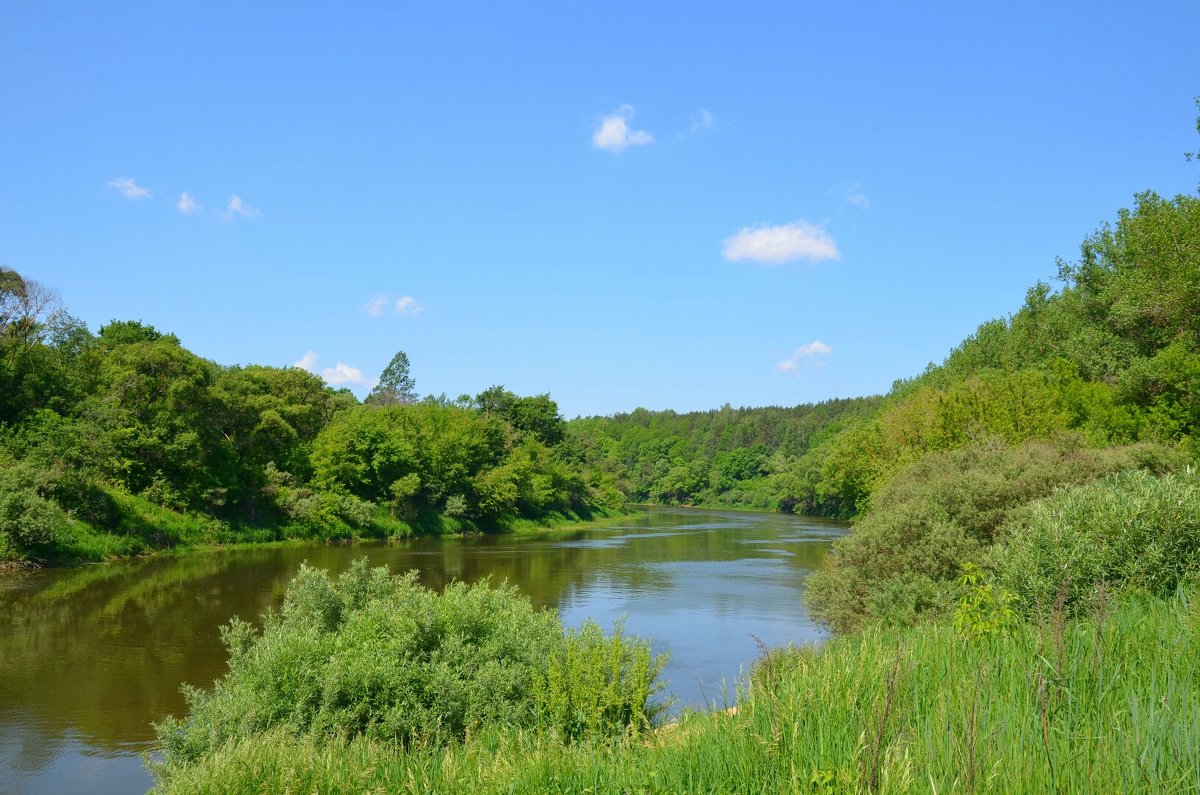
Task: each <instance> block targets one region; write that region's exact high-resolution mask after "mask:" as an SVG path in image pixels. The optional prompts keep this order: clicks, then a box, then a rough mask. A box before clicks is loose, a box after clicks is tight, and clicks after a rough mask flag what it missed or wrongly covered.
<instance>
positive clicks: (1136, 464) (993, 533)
mask: <svg viewBox="0 0 1200 795" xmlns="http://www.w3.org/2000/svg"><path fill="white" fill-rule="evenodd" d="M1176 463H1177V461H1176V456H1175V455H1174V454H1173V453H1171V452H1170V451H1168V450H1167V449H1166V448H1163V447H1161V446H1157V445H1149V444H1141V445H1130V446H1127V447H1113V448H1107V449H1101V450H1093V449H1088V448H1085V447H1083V446H1082V441H1081V440H1080V439H1079V438H1077V437H1072V436H1065V437H1062V438H1060V439H1058V440H1055V441H1034V442H1026V443H1024V444H1021V445H1016V446H1006V445H1004V444H999V443H988V444H981V445H977V446H973V447H969V448H965V449H962V450H954V451H949V452H943V453H935V454H932V455H929V456H926V457H925V458H923V459H921V460H920V461H918V462H916V463H915V464H913V465H912V466H910V467H908V468H907V469H905V470H903V471H902V472H900V473H898V474H897V475H895V476H894V477H892V478H891V479H890V480H888V481H887V482H886V483H885V484H884V485H883V486H882V487H881V488H880V489H879V490H878V491H877V492H876V494H875V496H874V497H873V498H872V501H871V509H870V511H869V512H868V513H867V515H866V516H864V517H863V519H862V520H861V521H859V522H858V523H856V524H855V526H854V530H853V532H851V533H850V534H849V535H848V536H846V537H844V538H841V539H839V540H838V541H836V542H835V543H834V545H833V551H832V554H830V555H829V556H827V557H826V559H825V562H824V564H823V565H822V568H821V570H820V571H818V572H816V573H814V574H813V576H812V577H810V578H809V580H808V582H807V584H806V590H805V593H806V597H807V599H808V601H809V605H810V606H811V608H812V612H813V614H814V615H815V616H816V617H817V618H818V619H819V620H820V621H822V622H824V623H825V624H827V625H829V626H830V627H832V628H833V629H835V630H837V631H839V632H845V631H851V630H855V629H858V628H860V627H862V626H863V625H864V624H866V623H871V622H875V621H880V622H883V623H884V624H889V625H910V624H913V623H915V622H917V621H918V620H920V619H922V618H923V617H928V616H931V615H946V614H948V613H949V612H950V610H951V609H952V608H953V605H954V604H955V600H957V598H958V597H959V596H960V595H961V593H962V589H961V587H960V583H959V582H958V580H959V577H960V576H961V575H962V567H963V564H965V563H981V562H982V561H983V560H984V559H985V558H986V557H987V554H988V551H989V549H990V548H991V546H992V544H993V543H994V542H995V540H996V538H997V536H998V531H999V528H1000V527H1001V526H1002V525H1004V524H1005V523H1013V522H1016V521H1018V517H1020V516H1023V515H1024V513H1025V512H1026V511H1028V510H1029V504H1030V503H1032V502H1033V501H1035V500H1038V499H1040V498H1043V497H1046V496H1048V495H1050V494H1051V493H1052V492H1053V491H1054V490H1055V489H1056V488H1058V487H1060V486H1062V485H1075V484H1082V483H1087V482H1089V481H1093V480H1096V479H1098V478H1101V477H1104V476H1106V475H1110V474H1112V473H1114V472H1120V471H1124V470H1131V469H1149V470H1152V471H1155V472H1161V471H1164V470H1167V469H1170V468H1171V467H1173V466H1175V465H1176Z"/></svg>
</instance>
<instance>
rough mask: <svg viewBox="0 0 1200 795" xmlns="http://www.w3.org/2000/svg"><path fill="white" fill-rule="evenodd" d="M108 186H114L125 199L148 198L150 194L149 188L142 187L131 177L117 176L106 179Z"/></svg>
mask: <svg viewBox="0 0 1200 795" xmlns="http://www.w3.org/2000/svg"><path fill="white" fill-rule="evenodd" d="M108 187H110V188H116V190H117V191H118V192H119V193H120V194H121V195H122V196H124V197H125V198H126V199H132V200H134V201H138V200H139V199H149V198H150V196H151V195H153V194H151V193H150V189H149V188H143V187H142V186H141V185H139V184H137V183H136V182H134V181H133V177H117V178H116V179H111V180H109V181H108Z"/></svg>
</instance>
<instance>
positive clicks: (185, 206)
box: [175, 190, 200, 215]
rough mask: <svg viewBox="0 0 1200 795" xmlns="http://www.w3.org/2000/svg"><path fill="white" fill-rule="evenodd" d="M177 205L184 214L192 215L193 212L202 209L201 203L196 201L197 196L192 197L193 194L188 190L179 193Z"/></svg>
mask: <svg viewBox="0 0 1200 795" xmlns="http://www.w3.org/2000/svg"><path fill="white" fill-rule="evenodd" d="M175 207H176V208H177V209H178V210H179V212H181V213H183V214H184V215H191V214H192V213H196V212H199V211H200V205H199V204H198V203H197V202H196V200H195V198H193V197H192V194H190V193H188V192H187V191H186V190H185V191H184V192H183V193H181V194H179V201H177V202H176V203H175Z"/></svg>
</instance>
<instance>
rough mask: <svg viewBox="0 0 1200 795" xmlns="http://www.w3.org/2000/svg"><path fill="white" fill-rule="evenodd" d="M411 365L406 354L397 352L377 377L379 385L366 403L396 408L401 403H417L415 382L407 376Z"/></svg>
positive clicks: (372, 391)
mask: <svg viewBox="0 0 1200 795" xmlns="http://www.w3.org/2000/svg"><path fill="white" fill-rule="evenodd" d="M411 367H412V365H411V364H410V363H409V361H408V354H407V353H405V352H404V351H398V352H397V353H396V355H395V356H393V357H392V360H391V361H390V362H388V366H387V367H385V368H383V372H382V373H380V375H379V383H378V384H376V385H375V387H374V388H373V389H372V390H371V394H370V395H369V396H368V397H367V402H368V403H373V404H376V405H380V406H396V405H400V404H403V403H416V402H417V382H416V381H414V380H413V377H412V376H411V375H410V374H409V370H410V368H411Z"/></svg>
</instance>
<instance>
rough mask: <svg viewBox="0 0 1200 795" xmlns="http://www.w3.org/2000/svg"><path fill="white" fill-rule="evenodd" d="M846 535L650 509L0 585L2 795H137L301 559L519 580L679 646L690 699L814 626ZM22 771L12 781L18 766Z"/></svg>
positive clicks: (558, 603) (432, 578)
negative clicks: (527, 532) (808, 608)
mask: <svg viewBox="0 0 1200 795" xmlns="http://www.w3.org/2000/svg"><path fill="white" fill-rule="evenodd" d="M841 532H843V530H842V528H841V526H839V525H837V524H834V523H826V522H819V521H815V520H805V519H798V518H795V517H786V516H780V515H769V514H737V513H715V512H696V511H665V510H651V511H646V512H643V513H639V514H637V515H634V516H632V517H630V518H629V519H628V520H627V521H624V522H622V524H621V525H619V526H615V527H610V528H604V529H599V530H595V529H593V530H585V531H567V532H558V533H554V534H551V535H533V536H527V537H480V538H473V539H455V540H439V539H424V540H415V541H410V542H401V543H395V544H379V545H365V546H349V547H348V546H321V547H288V548H267V549H252V550H236V551H229V552H218V553H213V554H202V555H191V556H184V557H179V558H154V559H149V560H141V561H131V562H127V563H120V564H109V565H103V566H88V567H83V568H79V569H72V570H63V571H46V572H37V573H33V574H26V575H19V576H15V577H9V578H6V579H3V580H0V782H3V783H0V789H4V790H5V791H13V792H26V791H28V792H56V791H68V790H76V789H80V790H82V789H86V790H89V791H96V792H129V791H136V790H138V789H144V788H145V787H146V786H147V785H148V784H149V779H148V777H147V776H146V774H145V772H144V771H143V770H142V769H141V764H140V761H139V760H138V758H137V755H138V754H139V753H140V752H141V751H142V750H144V749H146V748H147V747H148V746H149V743H150V742H151V741H152V739H153V730H152V729H151V726H150V724H151V723H152V722H153V721H156V720H160V719H161V718H162V717H164V716H166V715H169V714H177V713H180V712H182V710H183V709H184V703H183V699H182V696H180V694H179V690H178V686H179V684H180V683H181V682H190V683H193V684H197V685H202V686H208V685H209V684H210V683H211V682H212V680H213V679H215V678H217V677H219V676H220V675H221V674H222V672H223V670H224V665H225V657H224V654H223V651H222V649H221V646H220V642H219V630H218V628H219V627H220V625H221V624H223V623H225V622H226V621H228V620H229V618H230V617H231V616H233V615H240V616H242V617H244V618H257V617H258V616H259V615H260V614H261V613H262V612H263V611H264V610H266V609H267V608H268V607H271V606H274V605H278V604H279V603H280V602H281V600H282V595H283V591H284V588H285V586H286V584H287V582H288V580H289V579H290V578H291V577H292V575H293V574H294V573H295V570H296V568H297V567H298V566H299V565H300V563H301V562H302V561H306V560H307V561H308V563H309V564H310V565H314V566H320V567H323V568H327V569H330V570H332V571H341V570H343V569H344V568H346V567H347V566H348V565H349V564H350V562H351V561H353V560H354V559H356V558H359V557H363V556H366V557H368V558H369V559H370V560H371V562H372V563H373V564H374V565H388V566H390V567H391V568H392V569H393V570H394V571H402V570H407V569H417V570H418V571H419V572H420V578H421V581H422V583H424V584H425V585H426V586H429V587H432V588H440V587H442V586H443V585H445V584H446V583H447V582H449V581H451V580H454V579H462V580H467V581H476V580H479V579H482V578H485V577H491V578H492V579H493V580H494V581H501V580H509V581H511V582H513V583H515V584H517V585H518V586H519V587H520V588H521V590H522V591H524V592H525V593H526V594H527V595H528V596H529V597H530V598H531V599H532V600H533V601H534V603H535V604H537V605H540V606H546V607H556V608H558V609H559V611H560V612H561V614H562V616H563V619H564V621H565V622H567V623H568V624H578V623H580V622H582V621H583V620H584V619H585V618H588V617H591V618H594V619H595V620H597V621H599V622H601V623H602V624H604V625H606V626H607V625H611V624H612V622H613V621H614V620H615V619H616V618H617V617H618V616H620V615H622V614H624V615H626V616H627V617H628V619H627V629H628V631H629V632H632V633H635V634H639V635H643V636H646V637H650V638H653V639H654V642H655V647H656V648H657V649H669V650H670V651H671V653H672V663H671V666H670V667H669V669H668V670H667V672H666V676H667V678H668V679H669V680H670V682H671V689H672V690H673V691H674V693H675V694H676V695H677V697H678V698H679V700H680V702H681V703H685V704H701V703H705V702H711V701H712V700H714V699H720V697H721V680H722V678H728V679H730V680H732V679H733V678H734V677H736V676H737V675H738V671H739V668H740V667H741V666H742V665H744V664H745V663H747V662H748V661H750V660H752V659H753V658H754V656H755V655H756V645H755V641H754V639H753V638H751V634H753V635H755V636H757V637H759V638H762V640H763V641H765V642H767V643H769V644H776V643H783V642H786V641H788V640H792V641H796V642H805V641H808V640H812V639H815V638H816V637H817V632H816V629H815V628H814V627H813V626H812V624H811V622H809V620H808V618H807V615H806V614H805V612H804V609H803V605H802V602H801V598H800V596H801V589H802V583H803V580H804V577H805V576H806V575H807V573H808V572H809V571H811V570H812V569H813V568H814V567H815V566H816V565H817V564H818V563H819V561H820V559H821V557H822V556H823V555H824V553H825V551H826V549H827V547H828V543H829V541H831V540H832V539H833V538H835V537H837V536H838V535H840V534H841ZM7 773H11V775H7Z"/></svg>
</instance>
